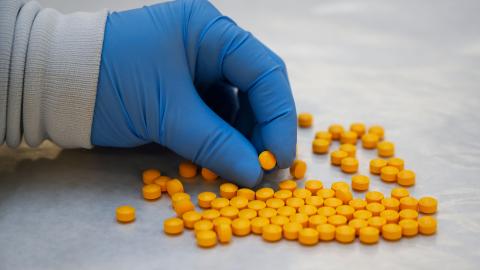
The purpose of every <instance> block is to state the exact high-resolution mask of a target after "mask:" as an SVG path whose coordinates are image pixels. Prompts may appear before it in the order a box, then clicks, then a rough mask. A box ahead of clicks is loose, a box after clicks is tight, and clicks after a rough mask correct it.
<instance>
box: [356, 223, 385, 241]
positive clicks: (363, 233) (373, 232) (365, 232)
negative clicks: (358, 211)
mask: <svg viewBox="0 0 480 270" xmlns="http://www.w3.org/2000/svg"><path fill="white" fill-rule="evenodd" d="M358 234H359V239H360V242H362V243H364V244H375V243H377V242H378V239H379V238H380V236H379V235H380V231H379V230H378V229H377V228H374V227H369V226H366V227H363V228H361V229H360V231H359V233H358Z"/></svg>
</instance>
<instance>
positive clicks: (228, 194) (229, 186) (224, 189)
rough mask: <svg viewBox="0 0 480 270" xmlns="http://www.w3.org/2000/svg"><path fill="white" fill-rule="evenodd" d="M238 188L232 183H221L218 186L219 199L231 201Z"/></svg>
mask: <svg viewBox="0 0 480 270" xmlns="http://www.w3.org/2000/svg"><path fill="white" fill-rule="evenodd" d="M237 190H238V186H237V185H235V184H233V183H223V184H221V185H220V197H222V198H226V199H231V198H233V197H235V196H236V195H237Z"/></svg>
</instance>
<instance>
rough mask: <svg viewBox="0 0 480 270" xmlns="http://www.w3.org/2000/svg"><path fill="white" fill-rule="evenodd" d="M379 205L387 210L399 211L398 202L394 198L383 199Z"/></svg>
mask: <svg viewBox="0 0 480 270" xmlns="http://www.w3.org/2000/svg"><path fill="white" fill-rule="evenodd" d="M381 203H382V204H383V206H385V209H388V210H395V211H398V210H399V209H400V201H399V200H398V199H395V198H383V199H382V202H381Z"/></svg>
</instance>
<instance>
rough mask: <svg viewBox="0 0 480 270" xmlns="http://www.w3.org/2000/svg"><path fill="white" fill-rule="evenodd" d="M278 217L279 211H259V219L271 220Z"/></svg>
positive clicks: (265, 209) (270, 209)
mask: <svg viewBox="0 0 480 270" xmlns="http://www.w3.org/2000/svg"><path fill="white" fill-rule="evenodd" d="M276 215H277V210H275V209H273V208H268V207H266V208H263V209H260V210H258V216H259V217H264V218H271V217H274V216H276Z"/></svg>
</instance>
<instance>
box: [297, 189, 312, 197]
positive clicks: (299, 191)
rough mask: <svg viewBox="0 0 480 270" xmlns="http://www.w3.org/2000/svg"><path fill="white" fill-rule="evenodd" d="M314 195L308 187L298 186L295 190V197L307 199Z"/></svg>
mask: <svg viewBox="0 0 480 270" xmlns="http://www.w3.org/2000/svg"><path fill="white" fill-rule="evenodd" d="M310 196H312V192H310V190H308V189H306V188H297V189H295V190H294V191H293V197H295V198H300V199H305V198H308V197H310Z"/></svg>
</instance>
